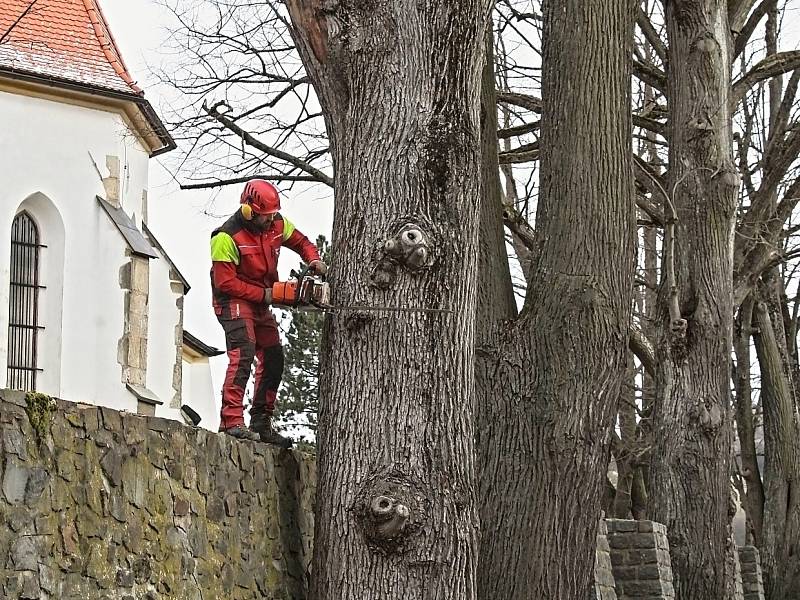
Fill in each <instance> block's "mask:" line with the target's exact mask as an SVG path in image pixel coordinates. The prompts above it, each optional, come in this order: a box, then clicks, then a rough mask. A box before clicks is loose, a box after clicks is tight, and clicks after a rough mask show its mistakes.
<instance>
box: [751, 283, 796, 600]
mask: <svg viewBox="0 0 800 600" xmlns="http://www.w3.org/2000/svg"><path fill="white" fill-rule="evenodd" d="M765 278H766V279H767V281H768V282H769V283H771V285H769V284H768V285H764V286H760V288H759V289H760V291H761V293H762V296H763V297H765V298H766V299H767V302H758V303H757V304H756V305H755V308H754V311H753V315H754V321H755V330H754V334H753V339H754V340H755V346H756V352H757V354H758V364H759V368H760V371H761V398H762V400H761V401H762V405H763V407H764V463H765V464H764V517H763V532H762V536H761V545H760V549H761V564H762V567H763V570H764V591H765V595H766V598H767V600H784V599H787V598H794V597H797V596H800V558H798V556H797V550H796V548H795V546H796V540H797V539H798V537H799V536H800V493H799V492H798V489H797V488H798V486H800V468H798V463H799V462H800V456H798V450H797V446H798V437H800V430H798V423H797V415H796V412H795V394H796V390H794V387H793V381H792V378H791V367H790V363H789V356H788V352H787V351H786V348H785V347H783V344H784V340H785V336H784V333H783V318H782V315H781V310H780V304H779V302H780V301H779V298H780V294H779V292H778V291H777V289H776V287H781V283H782V282H781V281H780V278H779V276H778V273H777V272H775V271H773V272H772V273H771V274H770V276H765ZM770 278H772V281H771V282H770ZM775 303H777V305H776V304H775Z"/></svg>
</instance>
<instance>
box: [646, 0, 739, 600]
mask: <svg viewBox="0 0 800 600" xmlns="http://www.w3.org/2000/svg"><path fill="white" fill-rule="evenodd" d="M666 24H667V32H668V37H669V72H668V90H667V93H668V97H669V105H670V111H671V113H670V120H669V126H668V128H669V131H668V135H669V140H670V148H669V151H670V157H669V165H670V169H669V173H668V182H669V185H668V187H667V190H668V193H669V194H670V195H671V197H672V199H671V200H672V204H673V206H672V207H667V210H666V212H667V213H672V214H671V215H670V216H668V224H667V229H666V233H665V252H664V267H663V272H664V273H665V277H664V284H663V286H662V293H661V310H660V314H659V322H658V324H659V327H658V333H657V342H656V347H657V348H656V352H657V363H658V368H657V375H656V399H655V407H654V408H655V412H654V434H655V436H654V438H655V447H654V451H653V456H652V460H651V468H650V494H651V495H650V509H649V511H648V512H649V515H650V516H651V518H653V519H654V520H655V521H659V522H661V523H664V524H665V525H666V526H667V530H668V532H669V542H670V551H671V555H672V566H673V572H674V577H675V588H676V596H677V597H678V598H681V600H694V599H696V600H708V599H709V598H715V599H720V600H721V599H725V598H729V597H731V596H730V595H731V594H732V586H733V574H732V573H727V572H726V568H727V562H726V551H727V548H728V540H729V521H728V503H729V498H730V484H729V481H730V456H731V443H732V440H731V438H732V435H731V433H732V429H731V421H730V391H729V390H730V368H731V367H730V351H731V343H732V339H731V338H732V331H731V329H732V322H733V303H732V280H733V260H732V241H733V240H732V235H733V228H734V222H735V208H736V201H737V189H738V185H739V179H738V175H737V173H736V170H735V169H734V165H733V161H732V155H731V139H732V134H731V118H730V113H729V108H728V95H729V92H730V72H731V68H730V61H731V45H730V44H731V41H730V33H729V28H728V15H727V2H725V1H723V0H672V1H670V2H667V3H666ZM675 219H677V222H676V221H675Z"/></svg>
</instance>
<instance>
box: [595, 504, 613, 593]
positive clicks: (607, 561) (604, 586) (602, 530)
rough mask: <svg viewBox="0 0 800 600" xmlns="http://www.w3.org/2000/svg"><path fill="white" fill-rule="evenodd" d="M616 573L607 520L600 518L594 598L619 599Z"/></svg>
mask: <svg viewBox="0 0 800 600" xmlns="http://www.w3.org/2000/svg"><path fill="white" fill-rule="evenodd" d="M614 587H615V584H614V573H613V570H612V567H611V548H609V546H608V527H606V520H605V519H600V527H599V528H598V530H597V546H596V548H595V555H594V591H595V593H594V595H593V596H592V597H591V599H592V600H594V599H596V600H617V593H616V591H615V589H614Z"/></svg>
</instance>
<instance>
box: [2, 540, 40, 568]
mask: <svg viewBox="0 0 800 600" xmlns="http://www.w3.org/2000/svg"><path fill="white" fill-rule="evenodd" d="M8 568H9V569H13V570H15V571H38V570H39V548H38V547H37V543H36V538H34V537H32V536H27V535H26V536H21V537H18V538H17V539H16V540H14V542H13V543H12V544H11V551H10V552H9V564H8Z"/></svg>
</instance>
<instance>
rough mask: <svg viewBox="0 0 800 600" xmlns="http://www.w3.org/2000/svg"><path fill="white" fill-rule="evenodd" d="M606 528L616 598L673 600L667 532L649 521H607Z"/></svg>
mask: <svg viewBox="0 0 800 600" xmlns="http://www.w3.org/2000/svg"><path fill="white" fill-rule="evenodd" d="M606 524H607V526H608V543H609V546H610V547H611V564H612V565H613V568H614V580H615V581H616V584H617V586H616V591H617V598H618V599H619V600H633V599H634V598H636V599H640V598H641V599H644V598H646V599H647V600H671V599H673V598H675V590H674V588H673V587H672V565H671V563H670V558H669V543H668V542H667V528H666V527H665V526H664V525H662V524H661V523H654V522H653V521H627V520H622V519H608V520H607V521H606Z"/></svg>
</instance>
